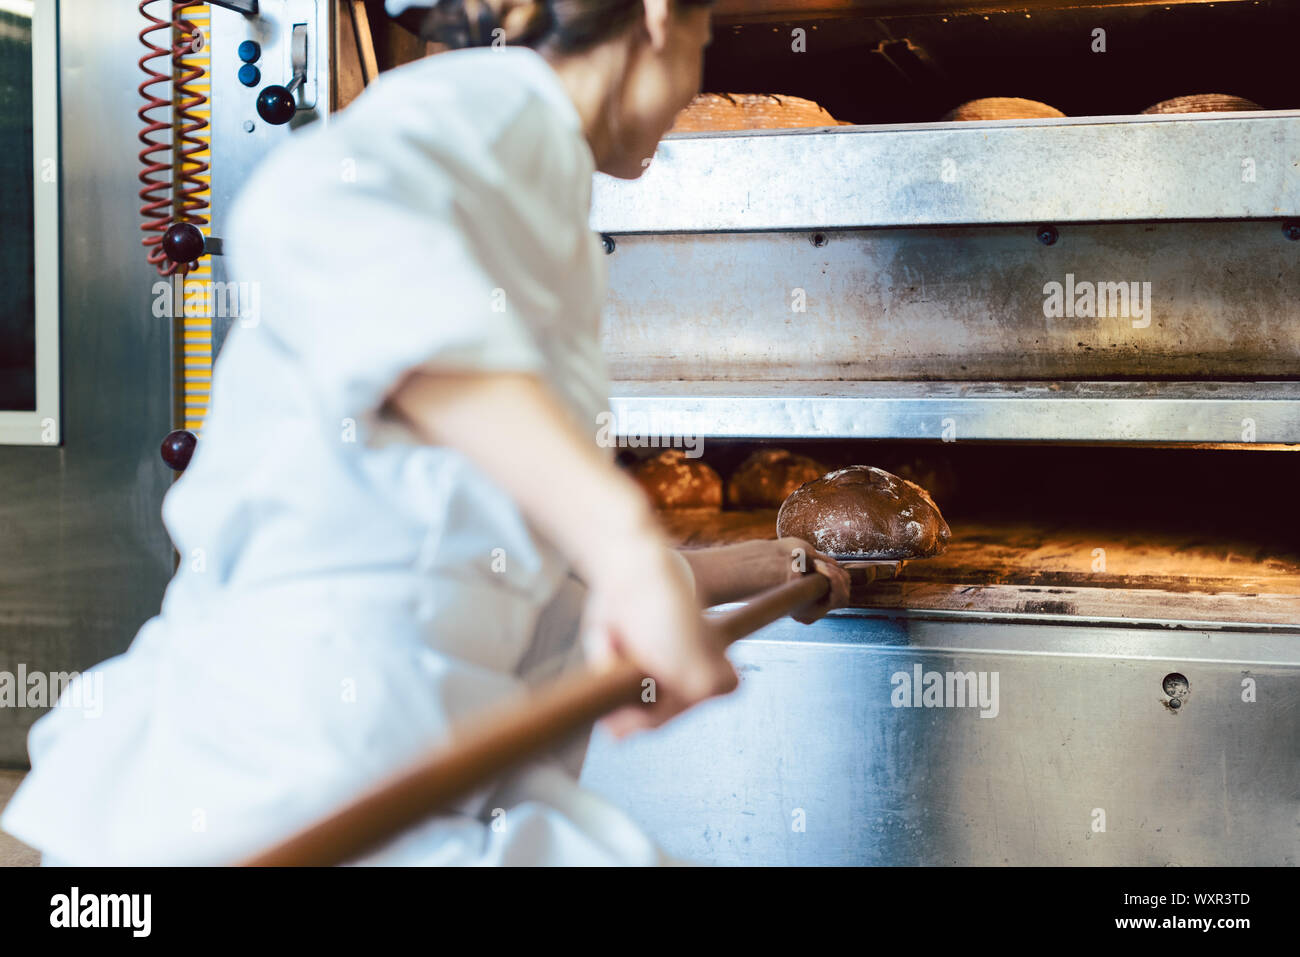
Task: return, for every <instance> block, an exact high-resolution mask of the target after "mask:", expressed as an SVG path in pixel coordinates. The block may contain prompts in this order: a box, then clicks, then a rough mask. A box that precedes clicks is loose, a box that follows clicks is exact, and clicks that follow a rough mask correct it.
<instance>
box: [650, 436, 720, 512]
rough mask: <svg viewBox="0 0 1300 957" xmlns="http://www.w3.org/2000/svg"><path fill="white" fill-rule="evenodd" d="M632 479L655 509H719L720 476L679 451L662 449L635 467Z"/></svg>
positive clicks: (697, 460)
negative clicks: (643, 490)
mask: <svg viewBox="0 0 1300 957" xmlns="http://www.w3.org/2000/svg"><path fill="white" fill-rule="evenodd" d="M632 477H633V478H634V479H636V480H637V482H639V483H640V485H641V487H642V488H643V489H645V491H646V494H647V495H649V496H650V501H651V502H653V503H654V506H655V508H715V509H716V508H722V476H720V475H719V474H718V473H717V472H715V471H714V470H713V469H712V468H710V467H709V466H707V465H705V464H704V463H703V462H701V461H700V460H699V459H689V458H687V457H686V453H685V452H684V451H682V450H681V449H666V450H664V451H663V452H660V453H659V454H658V455H656V456H655V457H654V458H652V459H646V460H645V461H644V462H641V463H640V464H638V465H636V466H634V467H633V469H632Z"/></svg>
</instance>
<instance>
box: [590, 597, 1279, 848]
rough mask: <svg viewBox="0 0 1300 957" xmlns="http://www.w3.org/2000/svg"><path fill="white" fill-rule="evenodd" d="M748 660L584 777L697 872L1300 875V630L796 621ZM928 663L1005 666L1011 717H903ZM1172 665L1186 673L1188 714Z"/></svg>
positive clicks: (605, 741)
mask: <svg viewBox="0 0 1300 957" xmlns="http://www.w3.org/2000/svg"><path fill="white" fill-rule="evenodd" d="M732 657H733V661H735V663H736V664H737V666H738V668H739V670H740V674H741V685H740V689H739V690H738V691H737V692H736V693H735V694H734V695H732V696H730V697H728V698H725V699H721V700H719V701H716V702H711V703H708V704H706V705H704V706H702V707H700V708H698V709H696V710H695V711H693V712H691V713H689V714H687V715H686V716H684V717H682V718H680V719H678V721H676V722H674V723H672V724H670V725H669V726H667V727H666V728H664V729H662V730H661V731H660V732H658V733H655V734H648V735H643V736H639V737H634V738H631V739H628V740H627V741H625V742H622V743H618V742H614V741H613V740H612V739H610V738H609V737H607V736H604V735H602V734H599V733H598V734H597V735H596V736H595V737H594V738H593V740H592V743H591V747H590V750H589V752H588V758H587V763H586V766H585V768H584V771H583V781H584V783H585V784H587V785H588V786H589V787H591V788H593V789H594V790H596V791H598V792H600V793H602V794H605V795H606V796H608V797H610V798H612V799H613V800H614V801H615V802H616V803H618V804H619V805H620V806H621V807H624V808H625V809H627V810H628V812H629V813H630V814H631V815H632V817H633V818H634V819H636V820H637V821H638V822H639V823H640V824H641V825H642V826H643V827H645V828H646V830H647V831H648V832H649V834H650V835H651V836H652V837H654V838H655V839H656V840H657V841H658V842H659V843H660V844H661V846H662V847H663V848H664V849H665V850H666V851H668V852H669V853H671V854H673V855H676V856H678V857H681V858H685V859H688V860H694V861H700V862H707V863H714V864H792V865H802V864H896V865H949V864H973V865H1003V864H1007V865H1099V866H1101V865H1105V866H1114V865H1156V866H1163V865H1169V864H1176V865H1184V866H1188V865H1209V864H1221V865H1234V864H1240V865H1264V864H1270V865H1295V864H1297V863H1300V744H1297V742H1300V703H1298V702H1297V701H1296V698H1295V695H1294V693H1293V692H1294V688H1295V686H1296V681H1297V679H1298V678H1300V634H1291V635H1281V634H1270V635H1265V634H1250V633H1247V632H1242V633H1229V632H1222V631H1217V632H1210V631H1204V632H1197V631H1185V632H1169V631H1161V630H1145V631H1143V630H1138V629H1126V628H1086V627H1072V626H1064V625H1062V626H1052V625H1037V626H1020V627H1017V626H1012V625H1005V624H953V623H935V622H916V621H912V622H907V621H901V620H884V621H868V620H864V619H862V618H858V617H855V616H854V615H853V614H852V613H846V614H840V615H837V616H835V617H834V618H832V619H829V620H826V621H823V622H821V623H818V624H817V625H814V626H812V627H810V628H803V627H801V626H799V625H796V624H794V623H792V622H789V621H785V622H779V623H777V624H776V625H773V626H771V627H770V628H769V629H767V630H765V631H764V632H762V633H760V635H759V636H758V637H756V638H752V639H749V640H746V641H743V642H741V643H739V644H738V645H737V646H735V648H734V650H733V653H732ZM917 664H919V665H920V666H921V667H922V669H923V671H931V670H933V671H938V672H986V673H993V672H996V673H997V675H998V694H997V703H998V708H997V714H996V716H995V717H989V718H981V717H980V714H979V710H980V709H978V708H972V707H929V708H927V707H920V708H916V707H895V706H894V705H893V704H892V703H891V693H892V692H893V691H894V687H895V686H894V684H893V683H892V682H891V677H892V676H893V675H894V674H895V673H898V672H906V673H911V671H912V669H913V667H914V666H915V665H917ZM1174 672H1177V673H1180V674H1182V675H1183V676H1185V677H1186V678H1187V680H1188V687H1187V693H1186V695H1185V696H1183V697H1180V699H1179V700H1180V701H1181V703H1182V707H1181V708H1179V709H1177V710H1173V709H1172V708H1171V707H1170V706H1169V703H1168V702H1170V701H1171V700H1172V699H1171V698H1170V697H1169V696H1168V695H1167V694H1166V693H1165V691H1164V688H1163V682H1164V679H1165V677H1166V676H1167V675H1169V674H1170V673H1174ZM1247 680H1249V681H1252V682H1253V683H1254V687H1255V693H1256V700H1255V701H1254V702H1246V701H1243V682H1244V681H1247ZM986 687H991V685H986ZM801 812H802V813H801ZM1103 815H1104V818H1103ZM800 823H802V828H803V829H802V830H800V829H799V825H800ZM1103 824H1104V830H1101V829H1100V827H1101V826H1102V825H1103Z"/></svg>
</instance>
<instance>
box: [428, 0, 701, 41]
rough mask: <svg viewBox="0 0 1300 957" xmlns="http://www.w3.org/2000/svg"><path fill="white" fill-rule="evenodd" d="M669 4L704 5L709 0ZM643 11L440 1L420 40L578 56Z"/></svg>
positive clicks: (565, 2)
mask: <svg viewBox="0 0 1300 957" xmlns="http://www.w3.org/2000/svg"><path fill="white" fill-rule="evenodd" d="M673 2H674V3H675V4H676V5H678V6H684V7H706V6H711V5H712V3H713V0H673ZM644 9H645V8H644V6H643V5H642V0H438V2H437V4H436V6H434V8H433V9H432V10H430V11H429V13H428V15H427V16H426V17H425V20H424V25H423V28H422V29H421V36H423V38H424V39H425V40H431V41H433V42H435V43H441V44H443V45H444V46H447V47H451V48H453V49H459V48H461V47H480V46H481V47H486V46H492V44H493V43H494V42H495V43H496V44H497V45H502V44H504V45H506V46H525V47H532V48H533V49H537V50H542V49H545V50H547V51H548V52H555V53H580V52H581V51H583V50H586V49H589V48H591V47H593V46H595V45H596V44H598V43H600V42H601V41H603V40H606V39H608V38H610V37H612V36H614V35H615V34H617V33H620V32H621V31H622V30H624V29H625V28H627V27H628V26H629V25H630V24H631V23H632V22H633V21H634V20H636V19H637V18H638V17H640V16H642V15H643V11H644ZM498 30H499V31H500V33H498V32H497V31H498Z"/></svg>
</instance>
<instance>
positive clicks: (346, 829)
mask: <svg viewBox="0 0 1300 957" xmlns="http://www.w3.org/2000/svg"><path fill="white" fill-rule="evenodd" d="M863 565H864V571H863V572H862V574H866V575H868V576H869V577H868V580H871V579H875V578H882V577H892V576H893V575H895V574H897V570H898V565H899V563H898V562H866V563H863ZM829 587H830V586H829V583H828V582H827V580H826V578H825V577H824V576H822V575H818V574H809V575H805V576H804V577H802V578H797V579H795V580H793V581H789V582H786V583H785V584H783V585H778V586H776V587H775V588H770V589H768V590H767V591H764V592H760V593H759V594H758V595H756V596H755V597H754V598H752V599H750V601H749V602H748V603H746V604H745V605H743V606H742V607H740V608H737V609H734V610H731V611H726V612H721V613H718V614H716V615H710V616H706V620H705V629H706V630H707V632H708V635H709V640H711V641H714V642H716V643H717V644H718V645H719V646H720V647H726V646H727V645H730V644H731V643H732V642H734V641H736V640H738V639H740V638H743V637H744V636H746V635H748V634H750V633H751V632H754V631H757V630H758V629H759V628H762V627H763V626H764V625H769V624H771V623H772V622H774V621H776V620H777V619H778V618H782V617H784V616H785V615H787V614H789V613H790V612H792V611H796V610H798V609H799V608H802V607H803V606H805V605H808V604H810V603H812V602H815V601H818V600H819V599H821V598H822V597H823V596H825V594H826V592H827V589H828V588H829ZM645 678H646V676H645V674H644V673H643V672H642V671H641V669H640V668H638V667H637V666H636V665H634V664H632V663H631V662H629V661H617V662H615V663H613V664H611V665H609V666H607V667H604V668H600V669H591V670H588V671H585V672H583V673H580V674H577V675H574V676H571V677H567V678H561V679H559V680H557V681H555V682H553V683H552V684H550V685H549V686H548V687H546V688H545V689H543V690H541V691H539V692H537V693H536V694H534V695H531V696H530V697H528V698H527V699H525V700H523V701H520V702H515V703H512V704H509V705H506V706H504V707H501V708H498V709H496V710H495V711H493V712H491V713H489V714H488V715H486V716H484V717H482V718H479V719H477V720H475V721H472V722H469V726H468V730H466V731H465V732H464V733H463V734H460V735H456V736H454V741H453V742H452V743H451V744H449V745H447V746H445V747H442V748H439V749H437V750H435V751H433V752H432V753H430V754H429V755H427V756H426V757H424V758H421V759H420V760H418V761H416V762H415V763H414V764H412V765H410V766H409V767H407V768H406V769H405V770H402V771H399V772H398V773H396V774H394V775H393V776H392V777H390V778H388V779H387V780H386V781H383V782H381V783H380V784H379V785H377V786H376V787H374V788H372V789H371V790H369V791H368V792H366V793H365V794H363V795H361V796H360V797H358V798H356V799H355V800H353V801H352V802H351V803H349V804H348V805H346V806H345V807H343V808H342V809H341V810H339V811H336V812H335V813H333V814H331V815H330V816H329V817H326V818H324V819H323V820H321V821H319V822H318V823H316V824H313V825H312V826H310V827H308V828H306V829H305V830H302V831H300V832H298V833H297V834H295V835H293V836H292V837H290V838H288V839H287V840H285V841H282V842H281V843H279V844H277V845H275V846H274V847H272V848H270V849H269V850H266V851H263V852H262V853H260V854H258V855H256V856H255V857H252V858H250V859H249V860H247V861H245V862H244V864H245V865H248V866H254V867H303V866H310V867H326V866H330V865H334V864H342V863H345V862H347V861H350V860H355V859H356V858H358V857H360V856H362V855H363V854H365V853H366V852H367V851H370V850H372V849H374V848H375V847H378V846H380V845H382V844H383V843H384V842H386V841H388V840H390V839H392V838H394V837H396V836H397V835H398V834H400V833H401V832H402V831H404V830H406V829H407V828H410V827H411V826H413V825H415V824H418V823H419V822H420V821H422V820H423V819H424V818H426V817H428V816H429V815H430V814H433V813H434V812H436V811H438V810H439V809H442V808H445V807H447V806H448V805H449V804H450V803H451V802H453V801H455V800H456V799H458V798H461V797H464V796H465V795H466V794H469V793H471V792H473V791H474V790H475V789H477V788H479V787H481V786H482V785H484V784H485V783H486V782H488V781H490V780H491V779H492V778H493V777H495V776H497V775H499V774H500V773H502V772H503V771H507V770H509V769H510V768H512V767H515V766H516V765H518V764H521V763H523V762H524V761H526V760H527V759H528V758H530V757H532V756H534V755H536V754H537V753H539V752H541V751H543V750H544V749H546V748H548V747H551V746H553V745H555V744H557V743H559V742H561V741H563V740H564V739H565V738H567V737H568V736H569V735H571V734H573V733H574V732H576V731H578V730H580V729H582V728H584V727H587V726H588V725H590V724H591V723H592V722H594V721H596V720H597V719H599V718H601V717H603V716H604V715H606V714H609V713H610V712H611V711H613V710H615V709H616V708H619V707H622V706H624V705H629V704H636V703H638V702H639V701H640V700H641V693H642V683H643V681H645Z"/></svg>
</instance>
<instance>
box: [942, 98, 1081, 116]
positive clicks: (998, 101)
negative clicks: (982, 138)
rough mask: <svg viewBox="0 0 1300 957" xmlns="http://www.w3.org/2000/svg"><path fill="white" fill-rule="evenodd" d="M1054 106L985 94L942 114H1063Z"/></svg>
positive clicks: (1035, 101)
mask: <svg viewBox="0 0 1300 957" xmlns="http://www.w3.org/2000/svg"><path fill="white" fill-rule="evenodd" d="M1064 115H1065V114H1064V113H1062V112H1061V111H1060V110H1058V109H1057V108H1056V107H1054V106H1048V105H1047V104H1046V103H1039V102H1038V101H1037V100H1022V99H1020V97H1017V96H986V97H984V98H983V99H979V100H971V101H970V102H969V103H963V104H962V105H961V106H957V107H953V109H951V110H949V111H948V112H947V113H945V114H944V116H943V118H944V119H945V120H967V121H968V120H1041V119H1048V118H1052V117H1059V116H1064Z"/></svg>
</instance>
